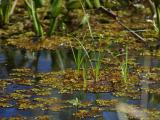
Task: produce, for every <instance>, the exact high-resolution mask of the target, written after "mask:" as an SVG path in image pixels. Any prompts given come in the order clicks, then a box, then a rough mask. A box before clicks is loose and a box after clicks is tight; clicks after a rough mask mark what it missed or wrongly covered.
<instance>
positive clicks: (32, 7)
mask: <svg viewBox="0 0 160 120" xmlns="http://www.w3.org/2000/svg"><path fill="white" fill-rule="evenodd" d="M25 4H26V6H27V9H28V13H29V15H30V17H31V19H32V21H33V25H34V28H35V31H36V36H37V37H42V36H43V34H44V33H43V29H42V26H41V23H40V20H39V18H38V15H37V12H36V9H37V8H36V4H37V2H35V1H33V0H25Z"/></svg>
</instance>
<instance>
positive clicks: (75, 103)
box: [68, 97, 81, 113]
mask: <svg viewBox="0 0 160 120" xmlns="http://www.w3.org/2000/svg"><path fill="white" fill-rule="evenodd" d="M68 103H70V104H72V105H73V106H74V107H75V109H76V113H77V111H78V107H79V106H80V105H81V101H80V100H79V99H78V98H77V97H76V98H75V99H72V100H68Z"/></svg>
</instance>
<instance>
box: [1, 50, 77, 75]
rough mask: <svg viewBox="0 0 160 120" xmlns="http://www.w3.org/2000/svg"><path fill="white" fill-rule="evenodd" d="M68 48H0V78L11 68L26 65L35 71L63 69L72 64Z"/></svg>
mask: <svg viewBox="0 0 160 120" xmlns="http://www.w3.org/2000/svg"><path fill="white" fill-rule="evenodd" d="M73 63H74V61H73V58H72V57H71V52H70V50H64V49H61V50H56V51H49V52H48V51H38V52H33V51H28V50H17V49H14V48H5V49H4V48H1V49H0V76H1V77H0V78H2V77H3V76H6V75H5V74H8V73H9V71H10V70H11V69H14V68H22V67H28V68H31V69H32V70H34V71H37V72H50V71H57V70H64V69H65V68H67V67H72V66H73Z"/></svg>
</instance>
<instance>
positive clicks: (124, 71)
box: [120, 46, 129, 83]
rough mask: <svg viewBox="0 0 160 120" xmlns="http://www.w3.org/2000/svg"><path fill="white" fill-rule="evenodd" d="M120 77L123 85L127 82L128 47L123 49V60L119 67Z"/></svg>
mask: <svg viewBox="0 0 160 120" xmlns="http://www.w3.org/2000/svg"><path fill="white" fill-rule="evenodd" d="M120 68H121V76H122V80H123V82H124V83H127V81H128V72H129V71H128V47H127V46H126V48H125V59H124V60H123V61H122V63H121V65H120Z"/></svg>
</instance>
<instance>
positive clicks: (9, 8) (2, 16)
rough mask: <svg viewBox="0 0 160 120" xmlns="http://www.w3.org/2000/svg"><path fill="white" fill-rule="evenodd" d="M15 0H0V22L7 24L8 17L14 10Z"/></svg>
mask: <svg viewBox="0 0 160 120" xmlns="http://www.w3.org/2000/svg"><path fill="white" fill-rule="evenodd" d="M16 3H17V0H15V1H14V0H10V1H7V0H1V1H0V24H2V25H4V24H8V23H9V18H10V16H11V14H12V12H13V10H14V7H15V4H16Z"/></svg>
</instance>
